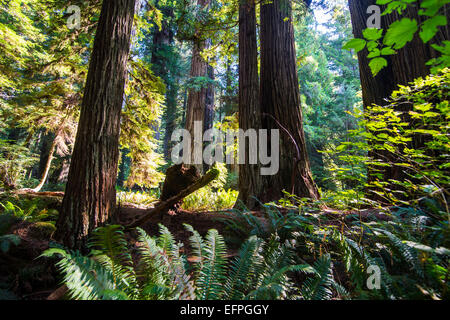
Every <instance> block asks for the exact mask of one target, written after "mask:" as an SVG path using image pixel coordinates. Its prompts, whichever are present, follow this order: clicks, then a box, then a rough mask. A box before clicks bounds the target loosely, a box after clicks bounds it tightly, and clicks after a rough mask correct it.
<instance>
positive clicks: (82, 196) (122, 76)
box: [55, 0, 136, 249]
mask: <svg viewBox="0 0 450 320" xmlns="http://www.w3.org/2000/svg"><path fill="white" fill-rule="evenodd" d="M135 3H136V0H120V1H117V0H104V1H103V5H102V10H101V14H100V19H99V23H98V27H97V32H96V35H95V40H94V48H93V51H92V54H91V59H90V64H89V72H88V76H87V82H86V86H85V90H84V97H83V102H82V106H81V115H80V121H79V125H78V131H77V136H76V141H75V146H74V151H73V155H72V162H71V165H70V171H69V177H68V182H67V185H66V192H65V196H64V200H63V204H62V210H61V215H60V217H59V219H58V221H57V232H56V234H55V238H56V239H57V240H61V241H62V242H63V243H64V245H66V246H67V247H69V248H72V249H73V248H77V249H83V248H85V244H86V238H87V236H88V234H89V233H90V232H92V231H93V230H94V229H95V228H97V227H99V226H101V225H103V224H104V223H105V222H107V221H108V220H109V219H110V218H111V217H112V216H113V215H114V213H115V209H116V190H115V184H116V177H117V164H118V159H119V132H120V114H121V108H122V103H123V95H124V86H125V80H126V74H127V72H126V66H127V60H128V56H129V49H130V37H131V31H132V26H133V18H134V11H135Z"/></svg>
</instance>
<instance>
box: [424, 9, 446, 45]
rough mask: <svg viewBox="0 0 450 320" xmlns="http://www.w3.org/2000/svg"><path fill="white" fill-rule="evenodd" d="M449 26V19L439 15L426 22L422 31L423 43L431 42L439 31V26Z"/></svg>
mask: <svg viewBox="0 0 450 320" xmlns="http://www.w3.org/2000/svg"><path fill="white" fill-rule="evenodd" d="M445 25H447V17H445V16H442V15H438V16H435V17H433V18H430V19H428V20H426V21H425V22H424V23H423V24H422V29H421V30H420V33H419V35H420V38H421V39H422V41H423V42H425V43H427V42H428V41H430V40H431V39H432V38H433V37H434V36H435V35H436V33H437V32H438V31H439V29H438V27H439V26H445Z"/></svg>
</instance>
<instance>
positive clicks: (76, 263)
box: [42, 248, 120, 300]
mask: <svg viewBox="0 0 450 320" xmlns="http://www.w3.org/2000/svg"><path fill="white" fill-rule="evenodd" d="M55 255H60V256H62V259H61V260H60V261H58V262H57V264H56V266H57V268H58V269H59V270H60V271H61V272H62V273H63V274H64V279H63V281H64V284H65V285H66V286H67V288H68V289H69V295H70V297H71V298H72V299H76V300H99V299H107V298H108V297H109V296H110V293H111V292H114V291H116V290H118V288H117V286H116V283H115V281H114V275H113V274H112V272H111V271H110V270H108V269H106V268H104V267H103V266H102V265H101V264H100V263H98V262H96V261H95V260H93V259H90V258H87V257H84V256H82V255H81V254H80V253H79V252H74V253H70V252H66V251H64V250H62V249H56V248H53V249H49V250H47V251H45V252H44V253H43V254H42V256H44V257H53V256H55ZM119 291H120V290H119Z"/></svg>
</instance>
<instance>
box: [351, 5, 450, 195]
mask: <svg viewBox="0 0 450 320" xmlns="http://www.w3.org/2000/svg"><path fill="white" fill-rule="evenodd" d="M348 4H349V8H350V14H351V19H352V27H353V34H354V36H355V37H356V38H363V34H362V32H363V30H364V29H366V28H367V20H368V18H369V16H370V14H369V13H367V8H368V7H369V6H371V5H375V4H376V0H349V1H348ZM417 10H418V9H417V8H414V7H408V9H407V10H406V11H405V12H404V13H403V14H402V16H400V15H399V14H398V13H397V12H396V11H394V12H393V13H392V14H389V15H385V16H382V17H381V28H383V29H384V30H386V29H387V28H388V27H389V25H390V24H391V23H393V22H394V21H398V20H400V19H401V18H402V17H408V18H413V19H416V20H417V21H418V22H419V23H420V22H421V21H423V19H424V18H423V17H422V16H419V15H418V11H417ZM449 30H450V29H449V27H448V26H446V27H443V28H441V29H440V31H439V32H438V34H437V35H436V38H435V39H434V40H432V41H431V43H432V42H433V41H434V42H437V43H440V42H441V41H442V40H448V39H449V38H450V31H449ZM437 54H438V53H437V51H435V50H434V49H433V48H432V47H431V45H430V43H428V44H424V43H423V41H422V40H421V39H420V37H419V36H418V35H417V34H416V35H415V37H414V38H413V40H412V41H411V42H409V43H408V44H407V45H406V46H405V47H404V48H402V49H400V50H398V52H397V54H395V55H392V56H387V57H385V58H386V60H388V66H387V67H385V68H384V69H382V70H381V71H380V72H379V73H378V75H377V76H376V77H374V76H373V75H372V73H371V71H370V68H369V61H370V60H369V59H368V58H367V55H368V52H367V49H364V50H362V51H360V52H358V62H359V69H360V78H361V87H362V95H363V105H364V108H367V107H369V106H371V105H372V104H377V105H380V106H382V105H385V104H386V99H387V98H389V96H390V95H391V94H392V92H393V91H394V90H396V89H397V88H398V85H407V84H408V83H409V82H411V81H413V80H414V79H416V78H419V77H424V76H426V75H428V74H429V73H430V68H429V66H427V65H426V62H427V61H429V60H430V59H432V58H434V57H436V56H437ZM409 110H412V106H411V105H408V104H403V105H402V106H401V110H400V109H399V110H398V111H409ZM414 140H415V141H413V142H412V143H413V144H414V146H415V147H419V146H420V145H421V144H422V143H423V142H421V140H422V139H421V137H420V136H419V135H418V136H417V137H416V138H415V139H414ZM369 156H371V157H373V158H375V159H377V160H381V161H383V162H391V161H393V160H394V159H395V156H394V155H392V154H391V153H389V152H387V151H384V152H381V151H377V152H376V153H374V152H371V153H370V154H369ZM368 169H369V184H370V183H371V182H372V181H373V179H374V175H373V174H372V173H373V172H374V170H373V169H372V168H368ZM379 170H382V174H383V176H384V177H385V178H384V180H385V181H388V180H389V179H394V180H403V179H404V178H405V177H406V174H405V172H404V171H403V169H402V168H400V167H398V166H389V167H383V168H380V167H377V168H376V172H377V173H378V174H379V173H380V172H379ZM390 188H393V189H398V186H395V185H392V186H391V187H390ZM370 190H371V189H370ZM367 196H368V197H369V198H372V199H373V200H382V199H381V198H379V197H378V196H377V195H376V194H375V193H372V192H370V193H369V194H368V195H367Z"/></svg>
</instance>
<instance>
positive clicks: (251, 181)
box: [227, 0, 264, 209]
mask: <svg viewBox="0 0 450 320" xmlns="http://www.w3.org/2000/svg"><path fill="white" fill-rule="evenodd" d="M256 37H257V36H256V8H255V1H254V0H248V1H241V3H240V7H239V128H240V129H242V130H244V131H246V130H248V129H255V130H258V129H260V128H261V113H260V103H259V79H258V44H257V38H256ZM230 80H231V79H230ZM228 81H229V79H227V83H228ZM230 86H231V83H230ZM227 90H229V89H228V88H227ZM241 143H243V142H241ZM249 149H250V148H249V144H246V150H245V156H246V159H245V160H246V161H245V164H241V165H240V166H239V200H241V201H242V203H243V204H244V205H245V206H247V207H248V208H249V209H254V208H256V207H257V201H256V200H255V198H254V196H260V195H261V194H262V193H263V191H264V190H263V187H264V185H263V181H262V176H261V174H260V166H259V165H258V164H250V163H249V161H248V158H249ZM239 204H240V202H239V201H238V202H237V205H239Z"/></svg>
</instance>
